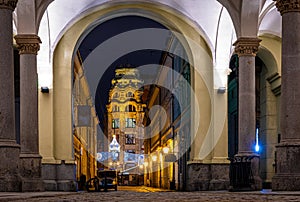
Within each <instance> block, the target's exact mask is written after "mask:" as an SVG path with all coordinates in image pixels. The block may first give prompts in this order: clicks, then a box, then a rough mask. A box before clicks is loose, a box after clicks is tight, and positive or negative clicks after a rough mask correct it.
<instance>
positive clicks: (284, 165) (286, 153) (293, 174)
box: [272, 141, 300, 191]
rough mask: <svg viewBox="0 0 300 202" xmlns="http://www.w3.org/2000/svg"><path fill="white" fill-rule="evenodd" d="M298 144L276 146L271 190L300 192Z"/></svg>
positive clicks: (299, 144)
mask: <svg viewBox="0 0 300 202" xmlns="http://www.w3.org/2000/svg"><path fill="white" fill-rule="evenodd" d="M298 162H300V142H299V141H298V142H297V141H295V142H282V143H280V144H279V145H277V146H276V174H275V176H274V177H273V179H272V189H273V190H276V191H300V164H299V163H298Z"/></svg>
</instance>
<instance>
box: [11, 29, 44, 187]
mask: <svg viewBox="0 0 300 202" xmlns="http://www.w3.org/2000/svg"><path fill="white" fill-rule="evenodd" d="M15 39H16V42H17V45H18V49H19V54H20V140H21V141H20V142H21V154H20V173H21V177H22V191H42V190H43V182H42V179H41V156H40V155H39V136H38V89H37V86H38V77H37V61H36V55H37V52H38V50H39V48H40V45H39V44H40V43H41V40H40V38H39V37H38V36H37V35H35V34H19V35H17V36H15Z"/></svg>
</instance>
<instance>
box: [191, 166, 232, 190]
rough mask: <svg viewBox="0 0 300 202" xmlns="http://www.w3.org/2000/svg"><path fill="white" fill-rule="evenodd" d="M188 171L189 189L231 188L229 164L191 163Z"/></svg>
mask: <svg viewBox="0 0 300 202" xmlns="http://www.w3.org/2000/svg"><path fill="white" fill-rule="evenodd" d="M187 172H188V174H187V176H188V178H187V186H186V189H187V191H207V190H225V189H228V188H229V164H204V163H190V164H188V165H187Z"/></svg>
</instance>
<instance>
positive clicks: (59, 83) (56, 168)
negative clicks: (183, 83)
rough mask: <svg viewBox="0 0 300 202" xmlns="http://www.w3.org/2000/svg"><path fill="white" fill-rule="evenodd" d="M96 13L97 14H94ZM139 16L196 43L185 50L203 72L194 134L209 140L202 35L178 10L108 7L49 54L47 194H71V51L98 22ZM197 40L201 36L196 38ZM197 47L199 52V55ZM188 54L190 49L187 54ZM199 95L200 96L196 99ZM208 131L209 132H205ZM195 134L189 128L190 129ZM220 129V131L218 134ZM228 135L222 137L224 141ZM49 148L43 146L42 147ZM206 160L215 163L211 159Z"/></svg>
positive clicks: (208, 73)
mask: <svg viewBox="0 0 300 202" xmlns="http://www.w3.org/2000/svg"><path fill="white" fill-rule="evenodd" d="M95 10H96V11H95ZM132 13H135V14H136V13H139V15H141V13H142V14H143V15H144V16H145V17H148V18H150V19H153V20H156V21H158V22H160V23H162V24H164V25H165V26H167V27H168V28H169V29H171V30H174V31H178V32H179V33H181V34H182V35H183V36H185V37H187V38H190V39H191V40H192V41H193V43H194V44H191V43H190V42H189V41H187V42H186V43H184V44H185V46H186V47H188V46H190V52H189V53H188V55H189V57H190V58H191V60H192V61H194V65H195V66H196V68H197V67H201V72H197V73H195V71H194V72H193V73H192V88H193V90H194V91H195V92H196V97H197V101H198V103H199V106H200V111H201V114H203V115H204V116H203V117H204V118H203V119H201V122H200V123H199V130H197V131H193V133H194V134H195V141H196V142H203V140H204V139H205V137H206V136H207V135H212V133H213V130H212V129H211V121H212V114H211V113H212V105H213V104H214V103H213V101H212V99H213V97H212V96H211V94H212V93H213V90H212V89H213V80H212V79H213V76H212V75H213V68H212V67H213V62H212V57H211V51H210V50H209V48H208V46H207V43H206V42H205V40H204V39H203V38H202V37H201V35H200V34H199V33H201V31H200V30H199V29H198V28H197V27H196V26H195V25H194V24H193V23H192V22H191V21H190V20H189V19H187V18H186V17H185V16H183V15H181V14H180V13H178V12H177V11H174V10H172V11H171V10H170V9H169V8H164V7H162V6H161V5H157V4H150V3H145V2H139V1H136V2H133V3H127V4H118V3H108V4H105V5H101V6H99V7H97V8H94V9H93V10H92V11H91V12H90V13H89V14H85V15H84V16H81V17H80V18H79V19H78V20H77V21H76V22H75V23H74V24H73V25H72V26H70V28H69V29H68V30H66V32H65V33H64V34H63V36H62V37H61V39H60V40H59V42H58V43H57V46H56V48H55V51H54V55H53V92H52V93H50V94H49V96H48V97H47V98H42V99H43V100H42V102H41V104H40V107H41V108H43V107H46V108H48V109H49V110H50V111H51V114H52V117H51V120H49V122H47V123H45V125H47V126H48V127H42V126H41V128H42V129H43V128H45V129H46V128H49V127H50V128H51V134H50V140H51V141H50V142H49V141H47V139H48V140H49V136H48V137H45V136H43V131H40V134H41V136H40V139H41V141H40V142H42V143H43V144H42V145H41V147H47V148H46V149H44V150H43V151H44V152H45V154H42V155H43V157H44V159H43V171H44V173H48V174H49V175H48V176H50V177H47V176H44V179H46V181H47V180H48V182H49V183H48V184H49V187H48V189H50V190H53V189H55V188H54V187H56V189H57V190H74V188H75V187H74V175H75V174H74V166H75V162H74V154H73V140H72V125H73V122H72V72H73V68H72V65H73V58H74V54H75V53H74V51H75V50H77V47H78V45H79V44H80V41H81V40H82V37H84V35H85V34H86V33H87V31H88V30H91V29H92V28H93V27H94V26H96V25H97V23H101V21H103V20H104V21H105V20H107V19H109V18H113V17H116V16H120V15H128V14H132ZM199 36H200V37H199ZM199 47H201V50H199ZM187 50H188V49H187ZM200 95H201V96H200ZM209 128H210V129H209ZM192 130H193V129H192ZM222 131H224V128H222V127H221V132H222ZM223 136H226V133H224V132H222V137H223ZM45 144H47V146H46V145H45ZM200 149H201V147H199V145H197V144H194V147H193V148H192V154H191V156H192V159H198V156H199V152H200ZM218 155H219V156H222V158H224V159H225V158H226V155H227V153H226V152H224V151H221V150H220V149H219V150H218V152H215V157H216V156H218ZM208 158H210V159H211V158H213V157H211V155H209V157H208Z"/></svg>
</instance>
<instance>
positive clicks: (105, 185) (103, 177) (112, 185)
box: [86, 170, 118, 191]
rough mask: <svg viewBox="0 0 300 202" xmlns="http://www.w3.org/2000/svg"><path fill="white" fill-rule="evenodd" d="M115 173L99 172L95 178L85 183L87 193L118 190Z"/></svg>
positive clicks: (113, 171)
mask: <svg viewBox="0 0 300 202" xmlns="http://www.w3.org/2000/svg"><path fill="white" fill-rule="evenodd" d="M117 184H118V182H117V172H116V171H115V170H100V171H98V173H97V176H96V177H94V178H91V179H89V180H88V181H87V183H86V189H87V191H101V190H104V191H107V190H108V189H114V190H115V191H117V190H118V186H117Z"/></svg>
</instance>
